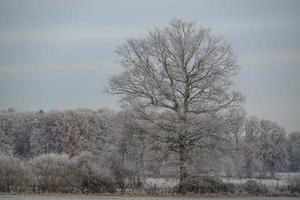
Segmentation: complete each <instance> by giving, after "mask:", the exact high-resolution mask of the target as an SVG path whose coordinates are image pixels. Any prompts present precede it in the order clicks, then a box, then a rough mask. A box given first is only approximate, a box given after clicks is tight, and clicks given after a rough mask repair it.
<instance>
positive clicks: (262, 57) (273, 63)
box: [238, 51, 300, 68]
mask: <svg viewBox="0 0 300 200" xmlns="http://www.w3.org/2000/svg"><path fill="white" fill-rule="evenodd" d="M299 55H300V51H282V52H279V51H275V52H274V51H271V52H259V51H258V52H251V53H241V54H239V56H238V61H239V63H240V64H241V65H242V67H252V68H253V67H259V68H261V67H299V68H300V56H299Z"/></svg>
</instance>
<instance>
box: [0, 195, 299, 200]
mask: <svg viewBox="0 0 300 200" xmlns="http://www.w3.org/2000/svg"><path fill="white" fill-rule="evenodd" d="M6 199H7V200H56V199H58V200H131V199H132V200H197V199H199V200H230V199H233V200H299V197H298V198H297V197H216V198H211V197H121V196H96V195H0V200H6Z"/></svg>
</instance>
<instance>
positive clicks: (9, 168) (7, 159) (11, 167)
mask: <svg viewBox="0 0 300 200" xmlns="http://www.w3.org/2000/svg"><path fill="white" fill-rule="evenodd" d="M0 169H1V170H0V191H1V192H20V191H24V190H25V189H26V188H25V187H24V186H25V185H26V184H28V183H29V174H30V171H29V170H28V167H27V166H26V165H25V163H24V162H22V161H21V160H20V159H18V158H15V157H11V156H8V155H3V154H1V155H0Z"/></svg>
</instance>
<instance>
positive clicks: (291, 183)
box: [288, 177, 300, 193]
mask: <svg viewBox="0 0 300 200" xmlns="http://www.w3.org/2000/svg"><path fill="white" fill-rule="evenodd" d="M288 190H289V191H290V192H293V193H300V177H295V178H292V179H289V180H288Z"/></svg>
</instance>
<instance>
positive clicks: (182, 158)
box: [179, 144, 187, 194]
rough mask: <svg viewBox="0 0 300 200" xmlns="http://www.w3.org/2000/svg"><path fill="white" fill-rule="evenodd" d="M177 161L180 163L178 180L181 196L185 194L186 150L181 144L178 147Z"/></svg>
mask: <svg viewBox="0 0 300 200" xmlns="http://www.w3.org/2000/svg"><path fill="white" fill-rule="evenodd" d="M179 159H180V160H179V161H180V180H179V192H180V193H181V194H186V193H187V182H186V177H187V150H186V146H185V145H183V144H180V145H179Z"/></svg>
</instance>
